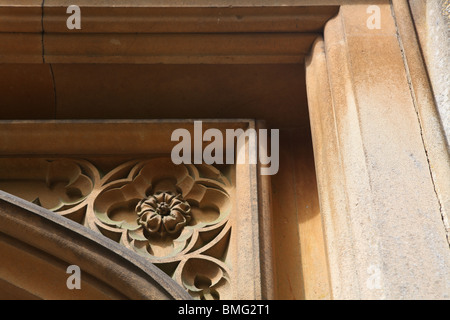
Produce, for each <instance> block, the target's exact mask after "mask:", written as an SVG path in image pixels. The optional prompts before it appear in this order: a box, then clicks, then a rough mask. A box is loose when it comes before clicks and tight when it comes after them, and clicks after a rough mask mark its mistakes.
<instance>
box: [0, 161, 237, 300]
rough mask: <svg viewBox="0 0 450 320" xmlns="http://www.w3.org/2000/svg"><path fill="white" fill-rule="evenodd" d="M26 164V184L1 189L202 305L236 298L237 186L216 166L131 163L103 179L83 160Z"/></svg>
mask: <svg viewBox="0 0 450 320" xmlns="http://www.w3.org/2000/svg"><path fill="white" fill-rule="evenodd" d="M24 166H25V167H27V168H32V170H31V171H30V172H26V173H24V175H26V176H27V177H28V179H24V177H21V176H19V177H16V179H12V178H11V179H0V188H1V189H2V190H5V191H7V192H11V193H13V194H16V195H19V196H21V197H23V198H25V199H27V200H29V201H32V202H34V203H36V204H38V205H41V206H43V207H45V208H47V209H49V210H52V211H55V212H58V213H59V214H61V215H63V216H66V217H68V218H70V219H72V220H74V221H77V222H79V223H82V224H84V225H85V226H86V227H88V228H90V229H92V230H94V231H96V232H99V233H101V234H103V235H104V236H106V237H108V238H110V239H112V240H114V241H117V242H119V243H121V244H122V245H124V246H125V247H127V248H128V249H130V250H133V251H134V252H136V253H138V254H139V255H141V256H144V257H145V258H146V259H148V260H149V261H150V262H152V263H154V264H155V265H157V266H159V267H160V268H161V269H162V270H163V271H165V272H166V273H167V274H169V275H170V276H172V277H173V278H174V279H175V280H176V281H177V282H178V283H179V284H180V285H182V286H183V287H184V288H185V289H186V290H187V291H188V292H189V293H190V294H191V295H192V296H193V297H195V298H197V299H227V298H232V290H231V283H232V279H231V276H230V274H231V269H230V265H229V263H228V262H227V258H226V257H227V252H228V246H229V242H230V236H231V227H232V223H231V220H230V215H231V212H232V201H231V196H230V190H232V185H231V183H230V182H229V181H228V179H227V178H225V176H224V175H223V174H222V173H221V172H220V171H219V170H217V169H216V168H214V167H212V166H208V165H175V164H173V163H172V161H171V160H170V158H155V159H150V160H141V161H130V162H127V163H124V164H122V165H119V166H117V167H116V168H114V169H112V170H110V171H109V172H105V173H103V174H102V173H101V171H100V170H99V169H98V168H96V167H95V166H94V165H93V164H92V163H90V162H88V161H85V160H78V159H64V160H47V159H39V160H30V161H27V162H26V163H25V164H24ZM3 175H7V174H6V173H3Z"/></svg>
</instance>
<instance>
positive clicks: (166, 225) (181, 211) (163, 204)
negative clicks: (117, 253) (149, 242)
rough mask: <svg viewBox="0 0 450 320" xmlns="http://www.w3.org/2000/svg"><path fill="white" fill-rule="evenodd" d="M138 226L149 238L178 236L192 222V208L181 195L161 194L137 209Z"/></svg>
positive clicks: (143, 202) (150, 198)
mask: <svg viewBox="0 0 450 320" xmlns="http://www.w3.org/2000/svg"><path fill="white" fill-rule="evenodd" d="M136 212H137V215H138V216H139V218H138V224H139V225H141V226H142V227H143V228H144V233H146V234H148V235H149V236H155V235H157V236H160V237H164V236H166V235H169V236H172V237H174V236H176V235H177V234H179V233H180V232H181V231H182V230H183V228H184V226H186V224H187V223H189V221H191V206H190V205H189V203H188V202H187V201H185V200H183V198H182V196H181V195H180V194H176V195H175V194H172V193H168V192H160V193H157V194H155V195H151V196H150V197H148V198H147V199H144V200H141V202H139V204H138V205H137V207H136Z"/></svg>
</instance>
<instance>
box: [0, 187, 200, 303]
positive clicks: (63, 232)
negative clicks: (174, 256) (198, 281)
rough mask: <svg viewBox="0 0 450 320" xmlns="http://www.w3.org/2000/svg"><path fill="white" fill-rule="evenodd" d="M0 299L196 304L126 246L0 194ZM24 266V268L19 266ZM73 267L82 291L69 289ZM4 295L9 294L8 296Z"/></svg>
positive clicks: (5, 194)
mask: <svg viewBox="0 0 450 320" xmlns="http://www.w3.org/2000/svg"><path fill="white" fill-rule="evenodd" d="M0 249H1V250H2V257H3V258H4V259H2V263H1V266H2V268H0V296H2V297H5V295H6V296H7V298H11V294H12V296H13V297H15V298H18V299H27V300H28V299H95V300H97V299H133V300H141V299H145V300H167V299H169V300H172V299H177V300H179V299H191V297H190V296H189V294H187V292H186V291H185V290H184V288H182V287H181V286H180V285H178V284H177V283H176V282H175V281H174V280H173V279H171V278H170V277H169V276H167V275H166V274H164V273H163V272H162V271H161V270H160V269H158V268H157V267H156V266H154V265H152V264H151V263H148V261H146V260H145V259H144V258H142V257H140V256H139V255H137V254H135V253H133V252H131V251H129V250H127V249H125V248H124V247H123V246H121V245H119V244H117V243H115V242H114V241H111V240H110V239H107V238H105V237H103V236H101V235H100V234H98V233H96V232H93V231H92V230H89V229H87V228H85V227H83V226H82V225H80V224H78V223H75V222H74V221H71V220H69V219H65V218H63V217H61V216H60V215H59V214H56V213H54V212H51V211H49V210H46V209H44V208H42V207H39V206H37V205H35V204H32V203H30V202H28V201H25V200H23V199H20V198H18V197H15V196H13V195H10V194H8V193H5V192H3V191H0ZM17 261H20V262H21V263H20V264H17ZM69 265H77V266H78V267H80V269H81V270H82V274H81V280H82V285H81V288H80V290H69V289H68V288H67V287H66V279H67V276H68V275H67V273H66V268H67V266H69ZM5 290H6V291H7V292H5Z"/></svg>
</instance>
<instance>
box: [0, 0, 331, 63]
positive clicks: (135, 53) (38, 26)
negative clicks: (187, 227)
mask: <svg viewBox="0 0 450 320" xmlns="http://www.w3.org/2000/svg"><path fill="white" fill-rule="evenodd" d="M3 2H4V1H3ZM3 2H2V1H0V17H1V19H0V40H1V41H2V43H3V46H2V47H1V48H0V63H42V62H45V63H144V64H146V63H168V64H172V63H175V64H186V63H187V64H191V63H195V64H196V63H219V64H220V63H225V64H227V63H302V62H303V60H304V57H305V54H306V53H307V52H308V51H309V49H310V46H311V44H312V42H313V41H314V39H315V38H316V36H317V34H318V33H320V32H321V30H322V29H323V26H324V24H325V23H326V21H327V20H328V19H330V18H331V17H332V16H333V15H335V14H336V13H337V9H338V8H337V7H336V6H325V7H318V6H271V7H265V6H247V7H245V6H240V7H233V6H228V7H223V6H215V5H214V6H203V7H200V6H197V7H196V6H193V7H192V6H190V7H184V6H183V5H180V6H174V7H162V6H160V5H158V4H155V3H150V4H149V3H148V2H146V5H145V6H144V5H143V3H140V2H137V3H136V2H135V1H133V5H128V4H127V1H120V2H119V1H116V2H117V6H112V5H111V1H109V2H108V4H109V6H105V1H93V2H90V4H89V5H86V6H83V5H84V3H85V1H78V3H79V6H80V7H81V10H82V13H81V14H82V16H81V21H82V22H81V23H82V28H81V30H69V29H67V27H66V20H67V18H68V17H69V14H67V13H66V9H67V6H68V5H70V4H72V2H70V3H69V1H61V0H59V1H45V4H44V6H42V3H41V1H25V2H24V3H22V4H21V5H15V6H12V5H6V4H5V3H3ZM116 2H115V3H116ZM119 3H120V5H119Z"/></svg>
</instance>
